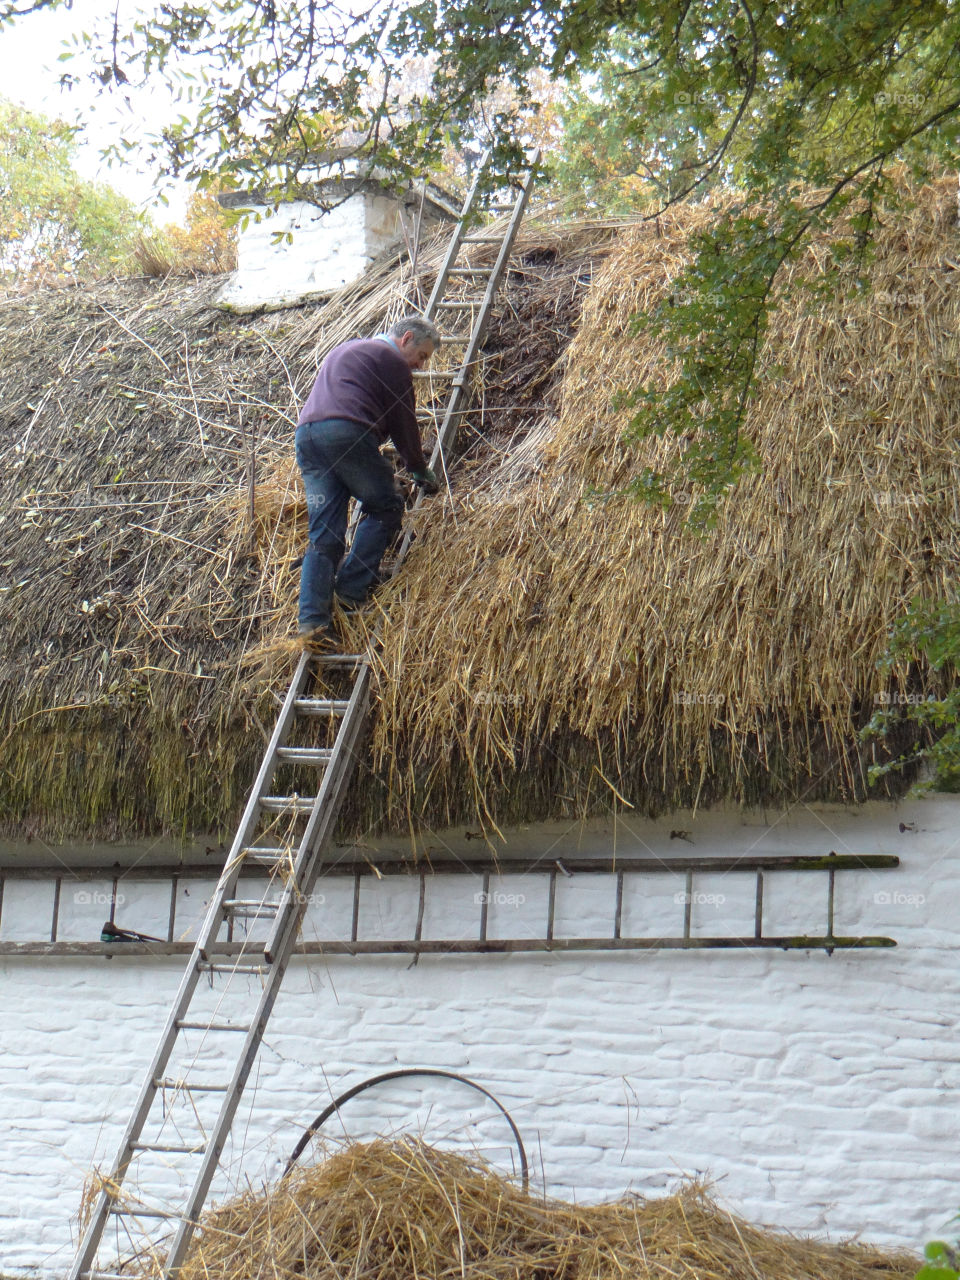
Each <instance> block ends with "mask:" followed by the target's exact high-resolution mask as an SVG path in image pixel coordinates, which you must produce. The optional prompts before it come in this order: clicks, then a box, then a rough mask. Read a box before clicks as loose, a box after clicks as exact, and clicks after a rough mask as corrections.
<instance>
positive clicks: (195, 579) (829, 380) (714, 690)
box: [0, 182, 960, 833]
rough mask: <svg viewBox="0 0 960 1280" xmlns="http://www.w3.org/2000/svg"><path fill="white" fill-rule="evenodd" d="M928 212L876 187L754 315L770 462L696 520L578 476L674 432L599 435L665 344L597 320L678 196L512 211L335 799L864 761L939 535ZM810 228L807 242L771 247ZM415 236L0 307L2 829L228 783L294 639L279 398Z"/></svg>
mask: <svg viewBox="0 0 960 1280" xmlns="http://www.w3.org/2000/svg"><path fill="white" fill-rule="evenodd" d="M955 213H956V203H955V188H954V187H953V186H952V185H951V184H948V183H946V182H945V183H944V184H943V185H942V186H940V187H936V188H932V189H928V190H926V191H925V192H923V193H922V195H921V197H920V199H919V200H918V202H917V203H916V205H915V207H913V208H911V209H909V210H908V211H906V212H902V213H898V214H896V215H890V216H889V217H885V219H884V225H883V227H882V229H881V232H880V239H879V246H878V252H877V257H876V261H875V263H874V264H873V265H872V267H871V269H870V279H871V284H872V288H871V290H869V291H867V292H865V293H860V294H858V295H856V297H855V298H854V300H846V299H840V298H837V300H836V301H834V302H832V303H829V304H828V303H822V304H817V305H816V306H815V307H811V306H810V304H809V303H807V302H803V301H798V302H796V303H794V302H789V303H787V304H785V305H784V306H783V307H782V308H781V310H780V311H779V312H778V313H777V315H776V317H775V318H774V320H773V323H772V325H771V332H770V342H769V345H768V351H767V354H766V355H765V357H764V360H765V365H764V369H763V371H762V372H761V383H760V385H761V394H760V397H759V399H758V401H757V403H756V404H755V406H754V407H753V409H752V410H751V413H750V418H749V421H748V425H747V429H748V431H749V432H750V434H751V436H752V438H753V439H754V441H755V443H756V445H757V448H758V450H759V453H760V455H761V457H762V459H763V463H764V472H763V474H762V475H761V476H759V477H757V478H756V479H753V480H751V481H749V482H747V483H745V484H744V485H742V486H741V487H740V489H739V490H738V491H737V492H736V493H735V495H734V496H733V498H732V499H731V501H730V502H729V504H728V506H727V507H726V508H725V509H724V511H723V513H722V516H721V519H720V523H719V527H718V529H717V530H716V532H715V533H714V534H712V535H710V536H708V537H707V538H706V539H705V540H700V539H698V538H697V537H696V535H694V534H692V533H690V532H688V531H687V530H685V529H684V527H683V518H684V514H685V512H684V509H683V508H682V506H678V507H675V508H673V509H672V510H671V511H669V512H667V513H661V512H659V511H651V510H649V509H647V508H645V507H642V506H639V505H637V504H635V503H634V502H633V501H631V500H629V499H626V498H623V499H621V498H611V499H609V500H607V501H605V502H602V503H589V502H586V501H585V500H584V499H585V497H586V496H587V495H588V494H589V493H590V492H591V491H593V490H596V489H597V488H600V489H605V490H608V491H615V490H616V489H617V488H618V487H619V486H620V485H621V484H622V482H623V481H624V480H625V479H626V478H627V477H628V476H629V475H630V474H631V473H632V471H633V470H634V469H635V468H637V467H638V466H639V465H641V463H642V462H647V461H651V460H653V461H654V462H655V460H656V458H657V457H658V456H659V455H660V454H661V453H663V452H664V451H669V450H671V449H675V448H676V444H675V442H673V441H662V442H653V443H650V444H647V445H644V446H643V447H642V448H641V447H638V446H634V447H632V448H631V449H625V448H624V447H623V446H622V444H621V443H620V434H621V431H622V428H623V425H624V422H625V415H624V414H621V413H618V412H616V411H614V409H613V408H612V407H611V400H612V395H613V392H614V391H615V390H617V389H618V388H620V387H623V386H631V385H635V384H636V383H637V382H638V381H640V380H644V381H646V382H648V383H649V384H651V385H656V384H657V382H658V381H662V380H663V379H664V378H666V377H667V376H668V370H667V369H666V367H665V365H664V361H663V359H662V352H660V351H659V350H658V349H657V348H656V346H655V345H654V344H653V342H652V341H651V339H650V337H649V336H648V335H639V336H638V335H634V334H632V333H631V331H630V329H629V326H628V320H629V317H630V315H631V314H632V313H633V312H635V311H636V310H643V309H645V308H648V307H649V306H651V305H652V304H653V302H654V301H655V300H656V299H658V298H659V297H661V296H663V294H664V293H665V292H666V291H669V289H670V287H671V285H670V282H671V279H672V278H673V277H674V276H675V274H676V272H677V271H678V269H679V268H680V266H681V265H682V263H683V261H684V260H685V256H686V252H687V248H686V246H687V241H688V237H689V235H690V232H691V230H692V229H694V228H695V227H697V226H699V225H702V223H703V220H704V219H706V218H709V217H710V216H711V213H710V210H709V208H704V207H699V208H681V209H678V210H676V211H674V212H672V213H671V214H669V215H668V216H666V217H664V218H662V219H660V220H659V222H658V223H657V224H641V225H637V226H634V227H625V228H621V229H619V230H615V229H609V228H596V229H589V228H584V227H578V228H575V229H572V230H568V231H566V232H565V231H563V230H560V229H555V230H553V231H541V230H537V229H536V228H535V227H531V228H529V229H528V231H527V233H526V239H525V242H524V244H523V245H522V246H521V256H520V258H519V259H518V264H519V268H520V269H519V270H518V271H517V272H515V273H514V274H512V276H511V279H510V281H509V283H508V287H507V290H506V292H505V295H504V298H503V302H502V304H501V306H500V309H499V313H498V317H497V323H496V324H495V325H494V328H493V330H492V331H491V335H490V339H489V341H488V348H487V352H486V355H487V357H488V359H487V361H486V370H487V377H486V379H485V387H486V390H485V398H486V405H487V406H488V409H489V412H487V413H486V415H485V417H484V419H483V423H482V425H483V428H484V435H485V440H484V441H482V442H481V441H477V440H476V439H473V438H472V439H471V441H470V448H469V451H468V455H467V458H466V460H465V461H464V462H463V463H462V464H461V466H460V467H459V468H458V469H457V471H456V472H455V475H454V483H453V491H452V494H451V495H448V496H447V497H446V498H444V499H440V498H438V499H435V500H433V501H432V502H430V503H427V504H425V505H424V507H423V508H422V513H421V516H420V518H419V520H418V526H419V527H418V540H417V542H416V544H415V546H414V548H413V551H412V552H411V554H410V557H409V559H408V561H407V564H406V566H405V568H404V572H403V574H402V575H401V578H400V579H399V580H398V581H397V582H396V583H394V584H393V585H392V586H391V587H390V588H389V589H388V590H387V591H386V592H385V593H384V594H383V595H382V596H381V597H380V605H379V606H378V608H382V610H383V611H384V612H385V614H386V621H385V628H384V648H383V660H382V661H383V669H382V671H381V673H380V678H379V680H378V703H377V707H376V712H375V716H374V723H373V742H372V754H371V757H370V759H371V766H370V768H364V769H363V770H362V771H361V775H360V777H359V780H358V785H357V786H355V788H354V790H353V793H352V797H351V802H350V805H349V813H348V814H347V816H346V822H347V824H348V826H349V827H350V829H351V830H354V831H373V830H403V829H406V827H407V824H408V821H409V820H410V819H411V818H412V819H413V822H414V824H419V823H420V822H423V821H426V822H428V823H430V824H432V825H433V826H440V825H450V824H453V823H457V822H468V823H471V824H476V823H477V822H478V821H480V822H484V823H486V825H487V827H488V828H489V827H490V826H491V824H492V823H506V822H510V821H515V820H518V821H524V820H530V819H533V818H536V817H547V816H554V817H558V816H563V815H573V814H581V813H582V814H584V815H587V814H592V813H598V812H604V811H606V810H608V809H609V808H610V807H611V806H614V805H620V804H621V803H623V802H624V801H625V802H627V803H629V804H631V805H633V806H636V807H638V808H640V809H642V810H643V811H650V812H660V811H663V810H664V809H666V808H669V807H670V806H672V805H687V804H692V803H707V802H712V801H716V800H720V799H730V800H734V801H740V802H760V801H762V802H768V801H769V802H774V803H776V802H787V801H792V800H794V799H796V798H797V797H798V796H800V795H802V796H804V797H805V798H806V799H808V800H810V799H833V800H836V799H841V800H848V801H854V800H857V799H859V798H861V797H863V796H864V795H865V794H866V781H865V768H866V763H867V762H868V760H869V759H870V758H872V753H873V751H874V748H868V749H865V748H863V747H862V746H861V745H860V743H859V742H858V739H857V729H858V727H859V726H860V725H861V724H863V723H864V722H865V721H866V720H867V719H869V716H870V714H871V712H872V710H873V706H874V699H875V697H876V696H877V695H878V694H879V693H880V692H881V691H882V690H885V689H886V688H887V680H888V678H887V677H886V676H881V675H880V674H879V673H878V672H877V670H876V661H877V659H878V657H879V655H880V653H881V651H882V649H883V646H884V642H885V637H886V634H887V632H888V630H889V628H890V625H891V623H892V622H893V620H894V619H895V618H896V617H897V616H898V615H899V614H900V613H901V612H902V610H903V608H904V606H905V604H906V603H907V602H908V601H909V599H910V598H911V597H912V596H913V595H915V594H918V593H920V592H924V593H931V594H941V595H942V594H944V593H946V592H948V591H949V590H950V587H951V583H952V581H953V576H954V573H955V566H956V564H957V563H960V558H958V552H960V546H958V542H960V533H958V511H957V504H958V498H957V494H958V490H960V485H958V481H960V462H958V459H957V454H956V450H955V447H954V442H955V440H956V438H957V435H958V431H957V428H958V418H960V405H958V401H957V397H956V368H957V354H958V348H957V341H958V339H957V336H956V335H957V332H958V284H960V272H958V271H956V270H953V269H950V267H949V261H950V260H952V261H953V262H956V261H957V254H958V252H960V236H958V233H957V228H956V225H955ZM826 261H827V254H826V247H825V245H824V244H822V243H818V244H816V245H814V246H813V247H812V248H811V249H810V250H809V251H808V252H807V254H806V255H805V256H804V258H803V259H802V260H801V261H800V262H799V263H798V264H796V266H795V267H794V268H793V269H794V270H796V271H803V272H806V273H810V272H811V271H813V272H814V273H815V272H817V271H819V270H821V269H822V267H823V265H824V264H825V262H826ZM435 262H436V252H435V251H432V252H431V253H428V254H427V255H426V256H425V257H424V258H423V259H421V263H420V272H421V278H420V280H419V281H410V280H408V279H405V278H404V272H403V270H402V269H400V268H395V269H393V270H391V268H390V267H389V264H383V265H381V267H380V268H379V269H378V270H377V271H376V272H374V273H373V274H372V275H371V276H369V277H367V278H365V279H364V281H363V282H361V284H359V285H357V286H354V287H353V288H352V289H350V290H347V291H345V292H344V294H343V295H341V296H339V297H338V298H336V299H334V300H332V301H331V302H330V303H328V304H326V305H325V306H320V307H314V308H301V309H297V310H290V311H286V312H281V313H277V314H275V315H271V316H268V317H263V318H261V319H259V320H256V321H250V320H246V321H243V322H240V321H237V320H236V319H235V318H231V317H227V316H223V315H220V314H218V313H217V312H215V311H212V310H210V309H209V308H208V307H207V305H206V303H207V299H208V296H209V292H210V289H211V286H209V285H187V284H182V283H181V284H161V285H156V284H148V283H143V282H130V283H127V284H124V285H117V286H110V287H106V288H103V287H101V288H99V289H92V290H86V291H84V292H77V293H59V294H42V295H34V296H32V297H30V298H27V299H24V300H20V301H17V302H11V303H7V304H5V306H4V307H3V308H2V309H0V349H2V351H3V357H4V359H3V364H4V369H5V374H6V378H5V389H4V402H3V404H2V406H0V433H2V436H0V438H2V444H3V448H4V451H5V462H6V466H5V468H4V471H3V475H2V479H0V483H2V484H4V485H5V486H8V487H7V490H6V494H5V498H4V503H3V518H4V525H3V536H4V547H5V555H4V559H5V560H7V561H8V564H7V565H5V568H7V569H8V571H9V572H10V573H11V574H13V575H14V576H13V578H12V582H13V586H12V588H11V589H9V590H8V591H7V592H6V593H5V595H4V597H3V598H4V600H5V607H4V621H3V624H2V625H3V635H4V641H5V643H4V663H5V677H6V679H5V686H4V692H3V705H2V707H0V715H2V716H3V720H4V723H5V727H4V729H3V731H2V733H3V735H4V736H5V741H4V742H3V746H2V749H0V767H2V768H3V770H4V784H3V791H2V798H0V804H2V806H3V808H2V812H0V820H2V821H3V822H4V823H5V824H6V826H7V829H8V830H19V831H22V830H23V829H24V825H25V824H33V825H34V826H35V827H36V829H38V830H44V831H47V832H50V833H54V832H56V831H58V830H59V831H71V832H78V831H83V830H86V831H100V832H109V831H115V832H120V831H124V832H129V831H152V830H159V829H162V828H166V829H172V830H202V829H204V828H205V827H207V826H211V825H217V824H218V823H224V822H227V821H229V819H230V818H231V817H232V816H233V814H234V813H235V812H236V809H237V806H238V804H239V802H240V800H241V799H242V796H243V792H244V789H245V787H246V786H247V784H248V783H249V780H250V778H251V777H252V774H253V768H254V764H255V761H256V757H257V755H258V753H259V751H260V749H261V746H262V742H263V734H264V732H265V730H266V727H267V726H268V725H269V723H270V721H271V720H272V715H273V708H274V706H275V695H276V692H277V691H278V690H279V689H280V688H281V687H282V683H283V681H284V679H285V677H286V675H287V673H288V671H289V669H290V666H291V663H292V661H293V657H292V655H291V652H290V650H289V648H285V647H284V645H283V644H282V643H280V641H281V639H282V638H283V637H285V636H289V634H290V633H291V631H292V629H293V620H294V612H295V609H294V598H295V594H296V584H297V569H296V563H295V561H296V557H297V556H298V555H299V553H300V551H301V550H302V546H303V525H304V512H303V506H302V501H301V499H300V495H299V493H298V490H297V486H296V479H295V475H294V472H293V468H292V465H291V453H292V424H293V422H294V421H295V416H296V406H297V404H298V403H299V401H300V400H301V398H302V396H303V395H304V393H305V391H306V390H307V389H308V387H309V384H310V381H311V379H312V376H313V374H314V371H315V369H316V366H317V362H318V360H319V359H320V358H321V357H322V355H323V353H324V352H325V350H326V349H328V347H329V346H330V345H332V343H333V342H334V341H338V340H339V339H340V338H341V337H342V336H346V335H347V334H348V333H356V332H370V331H372V330H373V329H374V328H375V327H376V326H377V325H378V324H379V323H380V322H381V321H382V319H383V317H384V314H385V312H386V310H387V307H388V305H389V304H390V303H394V304H395V306H394V313H395V310H396V307H397V306H399V305H402V302H401V297H402V295H403V294H406V295H407V297H408V298H409V299H411V300H413V299H415V297H416V290H417V288H418V287H420V288H423V287H426V285H427V284H428V283H429V276H430V271H431V269H432V265H433V264H435ZM591 273H592V283H591ZM581 307H582V314H581ZM576 328H578V333H577V336H576V338H575V340H574V342H573V344H572V345H571V346H570V347H569V348H567V347H566V343H567V341H568V339H569V337H570V335H571V333H572V332H573V331H574V329H576ZM561 353H563V356H564V363H563V364H562V365H560V366H555V361H556V359H557V357H558V356H560V355H561ZM253 440H255V441H256V458H257V461H256V475H255V485H254V487H253V492H252V504H251V494H250V490H249V456H250V448H251V441H253ZM251 512H252V516H251ZM354 625H355V626H357V627H358V628H362V626H363V622H362V620H361V621H360V622H358V623H356V624H354ZM900 676H901V679H902V680H903V681H908V680H909V679H911V678H913V679H914V681H915V682H916V681H917V680H919V681H921V683H922V682H923V680H924V679H925V677H923V675H922V673H913V676H912V677H911V675H910V673H906V672H904V673H900ZM902 687H904V688H906V687H907V685H906V684H904V685H903V686H902ZM910 687H911V688H913V687H916V684H914V685H912V686H910ZM923 688H924V690H925V691H929V690H930V689H931V688H932V686H931V685H930V684H929V682H927V683H924V684H923ZM865 752H866V753H867V754H865Z"/></svg>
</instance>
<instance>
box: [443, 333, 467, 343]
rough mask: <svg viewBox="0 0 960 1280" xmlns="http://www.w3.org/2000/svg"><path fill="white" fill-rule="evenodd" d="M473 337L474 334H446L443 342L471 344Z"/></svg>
mask: <svg viewBox="0 0 960 1280" xmlns="http://www.w3.org/2000/svg"><path fill="white" fill-rule="evenodd" d="M472 337H473V334H472V333H445V334H443V335H442V337H441V341H443V342H469V341H470V339H471V338H472Z"/></svg>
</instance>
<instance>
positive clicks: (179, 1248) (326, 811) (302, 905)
mask: <svg viewBox="0 0 960 1280" xmlns="http://www.w3.org/2000/svg"><path fill="white" fill-rule="evenodd" d="M369 682H370V667H369V665H365V666H364V667H363V668H362V669H361V670H360V671H359V672H358V674H357V679H356V686H357V689H358V690H359V692H358V696H357V699H356V703H355V707H356V710H355V714H354V716H353V717H352V721H353V724H354V732H353V733H352V734H351V735H350V737H349V746H345V748H344V750H343V751H342V752H341V755H340V761H339V767H338V768H337V769H336V773H335V777H334V780H333V785H332V787H331V789H330V791H329V792H328V793H327V796H326V799H325V802H324V803H323V804H322V805H321V804H319V803H318V804H317V806H316V807H315V809H314V813H313V814H312V815H311V823H312V824H313V827H314V831H313V833H312V836H313V840H312V843H314V844H315V845H316V846H317V848H316V853H314V854H313V855H312V856H311V857H309V870H310V871H311V872H312V873H313V874H312V879H315V878H316V874H315V869H316V861H317V854H318V853H319V849H320V847H321V846H322V844H324V843H326V840H327V838H328V837H329V835H330V834H332V830H333V824H334V823H335V822H336V819H337V815H338V812H339V809H340V802H341V801H342V799H343V795H344V792H345V791H346V787H347V784H348V782H349V781H350V777H351V774H352V768H351V766H352V765H353V763H354V759H353V754H352V747H353V745H354V743H355V739H356V736H357V735H358V734H359V731H360V729H361V727H362V725H363V720H364V717H365V712H366V694H367V692H368V690H369ZM346 741H347V739H346V738H345V742H346ZM333 770H334V766H333V762H331V765H330V768H329V770H328V774H329V773H332V772H333ZM318 828H319V830H318ZM303 845H304V847H307V836H306V834H305V835H304V840H303ZM311 882H312V880H308V881H307V883H311ZM305 899H306V894H305V893H300V894H298V895H297V896H296V897H294V896H292V895H290V896H289V898H288V901H287V904H286V910H285V911H284V912H283V913H282V916H281V915H278V924H279V926H280V927H279V929H278V930H277V934H278V940H277V944H276V947H275V949H274V954H273V959H272V962H271V967H270V972H269V975H268V977H267V981H266V983H265V985H264V989H263V993H262V995H261V997H260V1002H259V1005H258V1007H257V1011H256V1014H255V1015H254V1018H253V1021H252V1025H251V1027H250V1030H249V1031H248V1032H247V1033H246V1036H245V1039H244V1044H243V1048H242V1050H241V1052H240V1056H239V1059H238V1061H237V1066H236V1068H235V1070H234V1073H233V1077H232V1079H231V1081H230V1084H229V1086H228V1087H227V1090H226V1093H225V1096H224V1100H223V1104H222V1106H221V1109H220V1114H219V1115H218V1117H217V1119H216V1122H215V1124H214V1125H213V1127H212V1129H211V1131H210V1135H209V1138H208V1141H207V1146H206V1151H205V1152H204V1155H203V1158H202V1162H201V1166H200V1169H199V1170H198V1172H197V1176H196V1180H195V1182H194V1186H193V1190H192V1191H191V1193H190V1198H189V1200H188V1201H187V1203H186V1205H185V1206H184V1208H183V1210H182V1212H181V1213H180V1214H179V1215H178V1217H179V1219H180V1223H179V1226H178V1228H177V1231H176V1235H175V1237H174V1240H173V1243H172V1245H171V1247H170V1250H169V1252H168V1254H167V1259H166V1262H165V1264H164V1272H163V1274H164V1278H165V1280H172V1278H173V1277H175V1276H176V1274H177V1272H178V1270H179V1268H180V1266H181V1264H182V1262H183V1260H184V1258H185V1256H186V1253H187V1249H188V1248H189V1246H190V1241H191V1239H192V1237H193V1232H194V1229H195V1227H196V1223H197V1219H198V1217H199V1214H200V1211H201V1209H202V1208H203V1204H204V1201H205V1200H206V1197H207V1192H208V1191H209V1189H210V1183H211V1182H212V1181H213V1178H214V1175H215V1173H216V1170H217V1166H218V1165H219V1163H220V1156H221V1154H222V1151H223V1146H224V1143H225V1142H226V1139H227V1137H228V1136H229V1133H230V1128H231V1126H232V1124H233V1118H234V1115H235V1114H236V1111H237V1108H238V1106H239V1105H240V1100H241V1097H242V1094H243V1090H244V1087H245V1085H246V1083H247V1079H248V1077H249V1075H250V1071H251V1070H252V1068H253V1064H254V1061H255V1059H256V1056H257V1053H258V1051H259V1049H260V1044H261V1042H262V1040H263V1036H264V1033H265V1031H266V1027H267V1022H268V1021H269V1018H270V1014H271V1012H272V1010H273V1006H274V1003H275V1001H276V998H277V995H278V993H279V990H280V986H281V984H282V982H283V976H284V974H285V972H286V969H287V965H288V964H289V961H290V957H291V956H292V954H293V951H294V948H295V946H296V943H297V939H298V937H299V935H300V926H301V923H302V920H303V915H304V912H305V909H306V901H305Z"/></svg>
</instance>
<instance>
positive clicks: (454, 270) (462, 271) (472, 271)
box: [421, 267, 493, 372]
mask: <svg viewBox="0 0 960 1280" xmlns="http://www.w3.org/2000/svg"><path fill="white" fill-rule="evenodd" d="M447 275H448V276H492V275H493V267H451V268H450V270H449V271H448V272H447ZM421 372H422V371H421Z"/></svg>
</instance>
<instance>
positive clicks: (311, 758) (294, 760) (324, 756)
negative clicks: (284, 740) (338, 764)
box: [277, 747, 333, 764]
mask: <svg viewBox="0 0 960 1280" xmlns="http://www.w3.org/2000/svg"><path fill="white" fill-rule="evenodd" d="M332 756H333V751H332V750H331V749H330V748H329V747H277V759H278V760H283V761H284V762H285V763H286V764H327V763H328V761H329V760H330V758H331V757H332Z"/></svg>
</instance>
